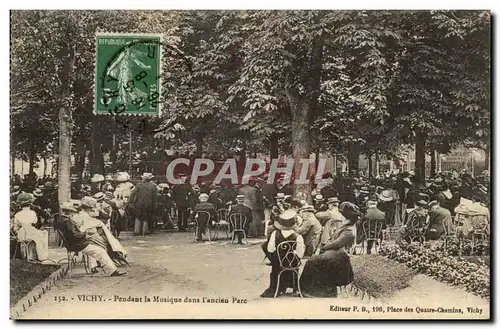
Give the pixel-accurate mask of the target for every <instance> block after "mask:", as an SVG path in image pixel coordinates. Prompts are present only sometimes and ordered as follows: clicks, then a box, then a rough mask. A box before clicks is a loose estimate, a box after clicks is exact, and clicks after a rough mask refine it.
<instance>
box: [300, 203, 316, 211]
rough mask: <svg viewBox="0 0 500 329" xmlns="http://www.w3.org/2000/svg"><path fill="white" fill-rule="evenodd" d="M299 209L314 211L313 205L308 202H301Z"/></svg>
mask: <svg viewBox="0 0 500 329" xmlns="http://www.w3.org/2000/svg"><path fill="white" fill-rule="evenodd" d="M300 211H312V212H314V211H316V210H315V209H314V206H313V205H311V204H308V203H305V204H303V205H302V207H301V208H300Z"/></svg>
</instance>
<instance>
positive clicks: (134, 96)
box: [94, 33, 162, 116]
mask: <svg viewBox="0 0 500 329" xmlns="http://www.w3.org/2000/svg"><path fill="white" fill-rule="evenodd" d="M161 56H162V52H161V36H159V35H151V34H118V33H116V34H115V33H113V34H97V35H96V67H95V68H96V76H95V79H96V80H95V86H96V88H95V101H94V104H95V105H94V114H116V115H118V114H120V115H144V116H158V115H159V114H160V113H161V97H160V96H161Z"/></svg>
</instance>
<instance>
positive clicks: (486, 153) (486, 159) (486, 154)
mask: <svg viewBox="0 0 500 329" xmlns="http://www.w3.org/2000/svg"><path fill="white" fill-rule="evenodd" d="M490 151H491V149H490V144H489V143H488V144H487V145H486V149H485V150H484V169H486V170H488V172H490Z"/></svg>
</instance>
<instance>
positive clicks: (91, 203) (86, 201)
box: [81, 196, 97, 208]
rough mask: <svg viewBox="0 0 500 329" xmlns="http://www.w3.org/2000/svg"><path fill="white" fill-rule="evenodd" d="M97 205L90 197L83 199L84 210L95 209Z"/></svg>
mask: <svg viewBox="0 0 500 329" xmlns="http://www.w3.org/2000/svg"><path fill="white" fill-rule="evenodd" d="M96 205H97V201H96V199H94V198H92V197H90V196H84V197H83V198H82V206H81V207H82V208H95V207H96Z"/></svg>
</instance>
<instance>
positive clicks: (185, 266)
mask: <svg viewBox="0 0 500 329" xmlns="http://www.w3.org/2000/svg"><path fill="white" fill-rule="evenodd" d="M121 241H122V244H123V245H124V247H125V248H126V249H127V250H128V252H129V257H128V259H129V260H130V262H131V267H130V268H126V270H127V272H128V273H127V276H124V277H119V278H110V277H107V276H105V275H104V274H103V273H99V274H98V275H95V276H93V277H91V276H90V275H87V274H85V271H84V270H83V266H78V267H77V268H75V269H74V270H73V272H72V274H71V276H70V277H67V278H64V279H63V280H61V281H59V282H58V283H57V285H56V286H55V287H54V288H53V289H51V290H50V291H49V292H48V293H46V294H45V295H44V296H43V297H42V299H41V300H39V301H38V302H37V303H35V304H34V305H33V306H32V307H31V308H29V310H28V311H27V312H26V313H24V315H23V318H26V319H41V318H52V319H68V318H101V319H102V318H108V319H113V318H115V319H116V318H121V319H125V318H128V319H137V318H149V319H161V318H171V319H172V318H174V319H180V318H277V319H287V318H303V319H306V318H323V319H339V318H349V317H351V318H352V317H353V316H355V317H357V318H374V317H387V315H388V314H382V313H374V312H372V311H371V310H372V309H373V307H375V306H377V305H382V304H380V302H378V301H373V300H370V301H368V300H366V299H361V297H360V296H355V295H354V293H353V292H349V293H348V294H347V295H342V296H340V298H337V299H320V298H318V299H316V298H306V299H300V298H297V297H293V296H288V295H287V296H281V297H279V298H278V299H263V298H260V297H259V295H260V293H261V292H262V291H263V290H264V289H265V288H266V287H267V285H268V280H269V271H270V267H269V266H265V265H264V264H262V258H263V254H262V251H261V249H260V244H261V242H262V241H261V240H255V239H251V240H249V242H250V245H248V246H247V245H244V246H240V245H230V244H229V243H228V242H227V241H218V242H212V243H208V242H206V243H202V244H197V243H194V242H193V235H192V233H156V234H154V235H151V236H145V237H134V236H131V235H125V236H124V237H123V238H121ZM64 257H65V251H64V250H61V249H52V250H51V258H52V259H62V258H64ZM431 280H432V279H431ZM433 281H434V280H433ZM408 289H409V288H408ZM408 293H414V291H409V292H408ZM91 295H94V297H93V298H95V299H100V298H102V301H82V300H80V299H82V298H88V299H91V298H92V296H91ZM128 297H132V298H134V299H136V302H131V301H127V298H128ZM155 297H156V298H158V300H156V301H155V300H154V298H155ZM147 298H149V299H151V301H147ZM417 299H418V298H417ZM210 301H212V302H210ZM217 301H218V302H217ZM224 301H227V303H224ZM388 302H390V303H391V304H392V303H393V302H394V303H396V302H398V303H399V301H398V300H394V301H393V300H390V301H388ZM421 302H422V300H421ZM402 303H403V304H405V303H406V301H405V300H404V299H402ZM335 306H339V307H342V308H343V309H336V308H335ZM354 306H357V308H358V309H354ZM363 306H364V307H365V308H366V309H365V310H364V311H362V310H361V308H362V307H363ZM383 307H386V306H385V305H384V306H383ZM347 308H349V309H347ZM392 315H394V317H397V316H399V315H397V314H392V313H391V316H392ZM406 316H407V317H408V314H407V315H406ZM411 316H416V315H415V314H412V315H411Z"/></svg>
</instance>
